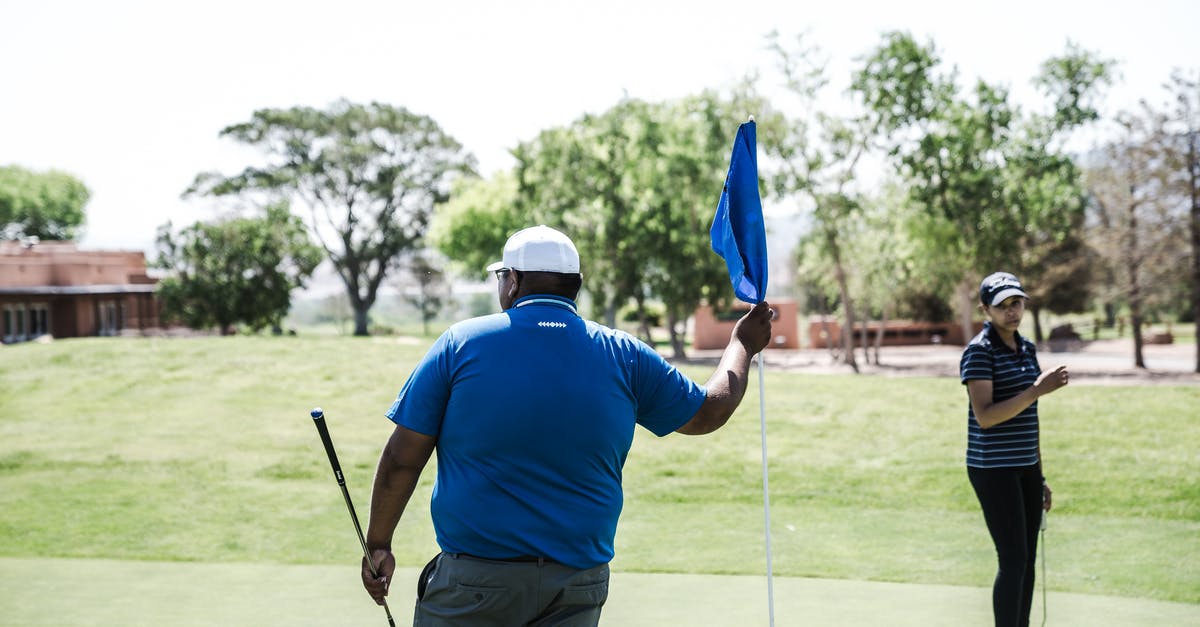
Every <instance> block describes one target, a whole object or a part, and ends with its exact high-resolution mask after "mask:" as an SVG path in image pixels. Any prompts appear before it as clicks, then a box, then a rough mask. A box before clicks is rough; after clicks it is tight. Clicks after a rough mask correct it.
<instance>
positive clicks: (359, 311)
mask: <svg viewBox="0 0 1200 627" xmlns="http://www.w3.org/2000/svg"><path fill="white" fill-rule="evenodd" d="M368 311H370V307H368V306H367V305H366V304H365V303H362V302H357V303H354V335H355V336H357V337H362V336H366V335H370V333H368V332H367V312H368Z"/></svg>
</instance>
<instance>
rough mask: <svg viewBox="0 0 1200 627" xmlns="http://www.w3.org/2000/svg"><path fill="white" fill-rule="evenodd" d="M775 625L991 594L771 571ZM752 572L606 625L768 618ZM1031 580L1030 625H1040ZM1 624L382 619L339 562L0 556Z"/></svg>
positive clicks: (908, 616)
mask: <svg viewBox="0 0 1200 627" xmlns="http://www.w3.org/2000/svg"><path fill="white" fill-rule="evenodd" d="M416 576H417V569H413V568H407V569H401V570H398V571H397V574H396V581H397V587H396V588H395V589H394V590H393V592H392V597H391V601H390V604H391V608H392V615H393V616H394V617H395V619H396V624H397V625H407V624H410V623H411V621H412V603H413V592H412V589H413V582H414V581H415V579H416ZM774 598H775V603H774V605H775V624H776V625H839V626H841V625H872V626H873V625H881V624H886V625H893V626H899V627H904V626H907V625H914V626H916V625H921V626H931V625H946V626H954V627H961V626H963V625H988V624H990V622H991V616H990V612H989V609H988V606H989V598H990V594H989V591H988V590H986V589H984V588H970V587H960V586H944V585H924V584H897V583H879V582H866V581H845V580H833V579H808V578H798V577H776V578H775V580H774ZM1047 606H1048V609H1049V620H1048V621H1047V624H1048V625H1054V626H1056V627H1060V626H1070V625H1079V626H1084V625H1087V626H1089V627H1090V626H1094V625H1122V626H1125V627H1137V626H1139V625H1146V626H1151V625H1153V626H1156V627H1157V626H1165V625H1172V626H1174V625H1200V605H1194V604H1186V603H1171V602H1164V601H1153V600H1145V599H1135V598H1125V597H1112V596H1097V595H1086V594H1074V593H1059V592H1053V591H1051V592H1050V593H1049V595H1048V601H1047ZM767 608H768V596H767V582H766V578H765V577H762V576H757V577H754V576H724V575H669V574H648V573H625V572H615V573H614V574H613V580H612V586H611V589H610V593H609V600H608V603H607V604H606V606H605V610H604V617H603V619H602V621H601V622H602V623H603V624H606V625H621V626H630V625H633V626H637V625H665V624H675V625H689V626H703V625H713V626H717V625H720V626H731V625H738V626H740V625H766V624H767V623H768V611H767ZM1041 611H1042V598H1041V587H1040V586H1039V588H1038V598H1037V600H1036V602H1035V605H1034V612H1033V616H1032V619H1033V623H1034V624H1039V623H1040V622H1041V616H1042V615H1041ZM0 623H2V624H3V625H8V626H13V627H24V626H36V625H56V626H64V625H67V626H82V625H96V626H114V627H115V626H121V627H136V626H140V625H146V626H150V625H154V626H175V625H181V626H186V625H197V626H199V625H205V626H208V625H224V626H240V625H245V626H247V627H249V626H255V627H258V626H264V625H321V626H338V625H346V626H355V627H357V626H361V625H386V624H387V622H386V619H385V617H384V614H383V610H382V609H381V608H379V607H377V606H375V605H374V603H372V602H371V601H370V599H368V598H367V596H366V593H365V592H363V590H362V588H361V587H360V586H359V584H358V571H357V569H356V568H354V567H353V566H352V565H347V566H307V565H290V564H289V565H270V564H212V563H196V562H169V563H168V562H137V561H116V560H104V559H95V560H90V559H40V558H38V559H30V558H19V559H18V558H0Z"/></svg>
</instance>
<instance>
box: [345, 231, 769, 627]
mask: <svg viewBox="0 0 1200 627" xmlns="http://www.w3.org/2000/svg"><path fill="white" fill-rule="evenodd" d="M488 270H489V271H492V272H495V274H496V277H497V279H498V281H499V287H498V295H499V299H500V305H501V308H502V309H503V310H504V311H503V312H501V313H499V314H493V315H490V316H483V317H479V318H472V319H470V320H465V321H463V322H459V323H457V324H455V325H453V326H451V327H450V328H449V329H448V330H447V331H446V332H445V333H443V334H442V336H441V337H439V338H438V340H437V342H435V343H434V345H433V347H432V348H430V350H429V352H428V354H426V356H425V358H424V359H423V360H422V361H421V363H420V364H418V365H417V367H416V369H415V370H414V371H413V373H412V375H411V376H410V377H409V379H408V381H407V382H406V383H405V384H404V387H403V388H402V389H401V390H400V393H399V395H398V396H397V398H396V401H395V403H393V404H392V407H391V409H390V410H389V411H388V412H387V416H388V418H389V419H391V420H392V421H393V422H395V423H396V428H395V430H394V432H393V433H392V436H391V438H390V439H389V441H388V443H387V445H386V446H385V448H384V450H383V454H382V455H381V457H380V460H379V468H378V470H377V473H376V477H375V487H374V490H373V493H372V497H371V520H370V524H369V526H368V530H367V545H368V548H369V549H370V550H371V556H372V560H373V561H374V562H375V564H376V565H377V567H378V572H379V575H380V576H379V578H378V579H376V578H375V577H374V576H372V575H371V572H370V569H369V567H368V565H367V564H366V560H365V559H364V563H363V570H362V573H363V575H362V576H363V585H364V586H365V587H366V589H367V591H368V592H369V593H370V594H371V596H372V597H373V598H374V599H375V600H376V601H377V602H382V601H383V598H384V596H385V595H386V594H387V588H388V585H389V584H390V582H391V576H392V573H393V571H394V569H395V562H394V559H393V557H392V554H391V550H390V547H391V540H392V534H393V532H394V531H395V528H396V524H397V523H398V522H399V520H400V516H401V514H402V513H403V511H404V507H405V505H406V504H407V502H408V499H409V497H410V496H411V495H412V492H413V489H414V487H415V486H416V483H417V480H418V478H419V477H420V474H421V472H422V470H423V468H424V467H425V464H426V462H427V461H428V460H429V457H430V455H431V454H432V452H433V451H434V450H435V449H436V450H437V481H436V483H435V486H434V491H433V497H432V502H431V505H430V509H431V512H432V516H433V524H434V531H435V532H436V535H437V541H438V545H439V546H440V547H441V549H442V552H441V553H440V554H438V555H437V556H436V557H435V558H434V559H433V560H432V561H431V562H430V563H429V565H428V566H426V568H425V571H424V572H423V573H422V574H421V576H420V578H419V581H418V598H417V604H416V611H415V616H414V624H416V625H531V624H537V625H595V624H597V623H598V621H599V617H600V609H601V607H602V606H603V604H604V602H605V600H606V598H607V595H608V562H609V561H610V560H611V559H612V557H613V537H614V535H615V534H616V527H617V518H618V517H619V515H620V513H621V505H622V491H621V469H622V467H623V466H624V464H625V457H626V455H627V454H628V452H629V448H630V445H631V444H632V442H633V433H634V427H635V425H638V424H640V425H642V426H643V427H645V428H647V429H649V430H650V431H651V432H652V433H654V434H655V435H658V436H665V435H667V434H669V433H671V432H679V433H684V434H689V435H699V434H704V433H710V432H712V431H715V430H716V429H718V428H720V427H721V426H722V425H724V424H725V422H726V421H727V420H728V419H729V416H730V415H731V414H732V413H733V411H734V409H736V408H737V406H738V404H739V403H740V402H741V399H742V396H743V395H744V393H745V389H746V379H747V373H748V371H749V367H750V359H751V357H752V356H753V355H755V354H756V353H758V352H759V351H761V350H762V349H763V348H764V347H765V346H766V345H767V342H768V341H769V340H770V337H771V315H772V314H771V312H770V309H769V308H768V306H767V304H766V303H760V304H759V305H757V306H756V307H755V308H754V309H752V310H751V311H750V312H749V313H748V314H746V315H745V316H744V317H743V318H742V319H741V320H739V321H738V323H737V325H736V327H735V329H734V332H733V334H732V336H731V338H730V341H729V345H728V346H727V348H726V350H725V353H724V355H723V357H722V359H721V362H720V364H719V365H718V367H717V370H716V372H715V373H714V374H713V375H712V377H711V378H710V379H709V380H708V382H707V383H706V384H705V385H704V386H700V385H698V384H696V383H695V382H693V381H691V380H690V379H688V378H687V377H685V376H684V375H683V374H682V373H680V372H679V371H678V370H676V369H675V368H674V367H672V366H671V365H670V364H668V363H667V362H666V361H665V360H664V359H663V358H662V357H661V356H659V355H658V353H656V352H655V351H654V350H653V349H652V348H650V347H649V346H647V345H645V344H644V343H642V342H641V341H639V340H637V339H636V338H634V337H632V336H630V335H629V334H627V333H624V332H621V331H616V330H613V329H609V328H607V327H604V326H601V325H599V324H596V323H595V322H591V321H588V320H584V319H583V318H581V317H580V316H579V314H578V312H577V310H576V306H575V298H576V296H577V295H578V292H579V288H580V286H581V284H582V275H581V274H580V264H579V254H578V252H577V251H576V249H575V245H574V244H573V243H572V242H571V240H570V239H569V238H568V237H567V236H566V235H564V234H562V233H560V232H558V231H556V230H554V229H551V228H549V227H546V226H536V227H532V228H528V229H524V230H522V231H519V232H518V233H516V234H515V235H513V236H512V237H511V238H509V240H508V242H507V243H506V244H505V246H504V254H503V260H502V261H500V262H497V263H495V264H492V265H491V266H489V267H488Z"/></svg>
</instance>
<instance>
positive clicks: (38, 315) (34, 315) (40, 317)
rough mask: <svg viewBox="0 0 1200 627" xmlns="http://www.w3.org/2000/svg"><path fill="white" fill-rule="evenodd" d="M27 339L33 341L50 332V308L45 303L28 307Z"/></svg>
mask: <svg viewBox="0 0 1200 627" xmlns="http://www.w3.org/2000/svg"><path fill="white" fill-rule="evenodd" d="M26 315H27V317H28V324H29V333H28V336H29V339H31V340H32V339H35V338H38V337H41V336H43V335H46V334H47V333H49V332H50V306H49V305H47V304H46V303H33V304H32V305H29V309H28V313H27V314H26Z"/></svg>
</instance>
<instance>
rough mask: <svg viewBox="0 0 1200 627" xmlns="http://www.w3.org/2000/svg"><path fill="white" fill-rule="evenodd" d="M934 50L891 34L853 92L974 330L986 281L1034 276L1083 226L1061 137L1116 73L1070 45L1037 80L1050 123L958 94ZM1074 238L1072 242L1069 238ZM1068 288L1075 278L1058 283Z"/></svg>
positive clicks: (999, 98)
mask: <svg viewBox="0 0 1200 627" xmlns="http://www.w3.org/2000/svg"><path fill="white" fill-rule="evenodd" d="M940 63H941V61H940V59H939V57H938V55H937V52H936V49H935V48H934V47H933V45H932V44H928V45H922V44H920V43H918V42H916V41H915V40H914V39H913V38H912V36H911V35H908V34H907V33H899V32H893V33H888V34H886V35H885V36H884V41H883V43H882V44H881V45H880V46H879V47H877V48H876V49H875V50H873V51H872V52H871V53H870V54H868V55H867V57H866V58H865V59H864V63H863V65H862V67H861V68H860V69H859V70H857V71H856V72H855V74H854V78H853V81H852V89H853V91H854V92H855V93H857V94H858V95H859V96H860V97H861V98H862V99H863V102H864V103H865V104H866V105H867V107H868V109H869V110H870V111H871V112H872V115H873V127H874V128H876V129H877V132H878V134H879V136H880V137H881V138H882V140H883V143H884V145H885V146H886V147H887V149H888V152H889V155H890V157H891V158H892V159H893V163H894V164H895V168H896V172H897V173H898V174H899V175H900V176H901V178H902V180H903V181H904V182H905V184H906V186H907V187H908V190H909V193H908V195H909V201H910V202H911V203H913V204H914V205H915V206H917V207H920V208H921V210H922V211H923V212H925V213H926V214H927V215H928V216H929V217H931V218H932V219H934V220H936V221H939V222H945V223H947V224H949V225H952V227H953V228H950V229H942V228H935V229H930V230H929V231H928V234H927V236H928V237H933V238H937V239H938V241H937V242H936V243H935V244H934V245H933V246H930V247H929V248H930V249H934V250H938V251H940V257H941V258H942V259H943V260H944V261H945V262H946V263H948V264H953V265H956V266H957V267H959V268H960V270H961V275H960V276H961V278H960V279H959V281H958V295H959V296H958V300H959V303H960V307H959V309H960V314H961V323H962V325H963V331H964V334H965V335H967V336H969V335H970V330H971V312H972V310H973V306H972V305H973V300H974V298H973V295H974V292H975V289H974V286H975V281H976V280H977V277H978V276H979V275H980V273H982V272H986V271H990V270H993V269H1000V268H1009V269H1013V270H1016V271H1018V272H1025V273H1026V274H1027V275H1028V273H1030V272H1035V273H1036V272H1037V271H1038V269H1039V268H1041V267H1044V265H1045V264H1046V263H1047V262H1048V261H1049V260H1048V259H1047V257H1048V256H1051V255H1054V254H1061V253H1062V250H1063V249H1062V248H1061V247H1062V245H1063V243H1064V241H1065V240H1067V239H1068V238H1069V237H1071V236H1072V235H1073V232H1074V231H1076V230H1077V229H1078V227H1079V223H1080V221H1079V217H1080V215H1081V213H1082V210H1083V209H1082V208H1083V203H1082V196H1083V194H1082V190H1081V187H1080V183H1079V180H1078V172H1077V171H1076V170H1075V168H1074V166H1073V164H1072V163H1071V162H1070V160H1069V159H1068V158H1067V157H1066V156H1065V154H1064V153H1063V149H1062V144H1061V138H1062V137H1063V136H1064V135H1065V134H1066V133H1067V132H1069V131H1070V130H1071V129H1073V128H1076V127H1077V126H1079V125H1080V124H1083V123H1085V122H1088V121H1090V120H1093V119H1095V117H1096V113H1095V109H1094V107H1093V106H1092V104H1091V103H1092V101H1093V100H1094V98H1095V97H1096V95H1097V94H1098V93H1099V92H1100V90H1102V88H1103V87H1104V86H1105V85H1106V84H1108V82H1109V81H1110V80H1111V79H1110V77H1111V73H1112V67H1113V64H1112V62H1110V61H1106V60H1102V59H1099V58H1097V57H1096V55H1094V54H1093V53H1089V52H1087V51H1083V50H1080V49H1078V48H1077V47H1075V46H1070V45H1069V46H1068V50H1067V52H1066V53H1065V54H1064V55H1063V56H1061V57H1056V58H1053V59H1050V60H1048V61H1047V62H1046V63H1045V64H1044V65H1043V67H1042V71H1041V73H1040V74H1039V75H1038V77H1036V80H1035V82H1036V83H1037V84H1038V85H1039V86H1040V87H1042V88H1043V90H1044V91H1046V92H1047V93H1048V95H1049V96H1050V97H1051V98H1052V100H1053V105H1052V108H1053V113H1051V114H1049V115H1048V116H1044V117H1038V116H1022V114H1021V112H1020V110H1019V109H1017V108H1016V107H1014V106H1013V105H1011V104H1010V103H1009V101H1008V93H1007V90H1005V89H1004V88H1002V87H999V86H996V85H991V84H988V83H987V82H985V81H982V80H979V81H977V82H976V83H975V84H974V86H973V87H972V88H970V89H969V90H968V91H967V95H966V96H964V95H962V94H961V93H960V90H959V88H958V86H957V82H956V75H955V73H954V72H950V73H942V72H940V71H939V69H938V68H939V66H940ZM1076 235H1077V233H1076ZM1058 278H1059V279H1060V280H1063V281H1067V282H1069V281H1071V280H1074V277H1073V275H1072V274H1070V273H1066V274H1064V275H1063V276H1062V277H1058Z"/></svg>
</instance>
